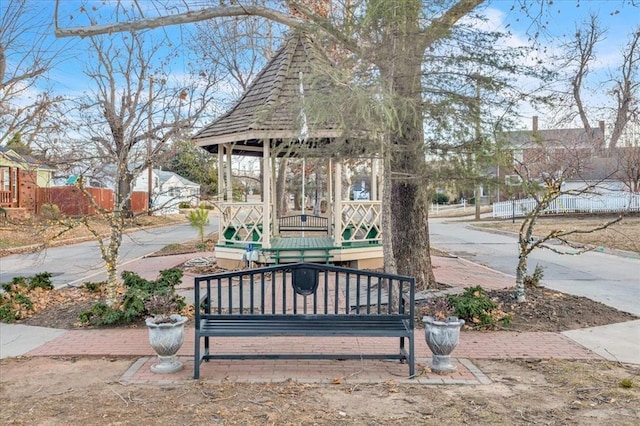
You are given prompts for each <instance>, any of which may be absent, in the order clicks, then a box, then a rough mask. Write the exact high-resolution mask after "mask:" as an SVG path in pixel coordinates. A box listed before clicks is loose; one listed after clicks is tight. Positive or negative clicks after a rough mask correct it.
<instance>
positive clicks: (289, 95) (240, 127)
mask: <svg viewBox="0 0 640 426" xmlns="http://www.w3.org/2000/svg"><path fill="white" fill-rule="evenodd" d="M330 66H331V62H330V61H329V59H328V58H327V56H326V55H325V54H324V51H323V50H322V48H321V47H320V46H318V45H317V44H316V43H315V42H314V41H313V40H312V39H311V38H310V37H309V35H308V34H306V33H304V32H301V31H294V32H293V33H292V34H290V35H289V36H288V37H287V39H286V40H285V42H284V44H283V45H282V46H281V47H280V49H278V51H277V52H276V53H275V55H274V56H273V58H272V59H271V60H270V61H269V62H268V63H267V65H266V66H265V67H264V68H263V69H262V70H261V71H260V73H259V74H258V75H257V76H256V78H255V79H254V81H253V82H252V83H251V85H250V86H249V88H248V89H247V90H246V92H245V93H244V94H243V95H242V97H241V98H240V100H239V101H238V102H237V103H236V105H235V106H234V107H233V108H231V110H229V111H228V112H227V113H225V114H224V115H222V116H221V117H219V118H218V119H216V120H215V121H214V122H213V123H211V124H209V125H208V126H206V127H205V128H203V129H202V130H201V131H199V132H198V133H197V134H196V135H195V136H193V138H192V139H193V140H194V141H195V142H196V144H197V145H199V146H201V147H202V148H204V149H206V150H207V151H209V152H212V153H217V152H218V146H219V144H225V143H234V152H237V153H241V154H244V155H259V153H258V152H256V148H260V147H262V145H263V143H264V142H265V141H275V143H276V144H278V143H288V142H291V141H295V140H297V138H298V136H299V135H300V127H301V121H300V117H301V113H300V112H301V108H302V107H301V105H302V102H301V95H300V81H301V77H300V73H301V72H302V81H303V87H304V93H305V96H307V95H311V94H317V93H325V94H330V93H331V92H333V91H335V90H336V89H335V87H332V85H331V84H330V83H329V79H328V78H321V77H320V78H319V77H318V76H319V74H320V73H319V71H318V70H321V69H326V68H327V67H330ZM307 121H308V127H309V137H308V138H309V139H310V140H325V141H327V140H329V139H331V138H334V137H336V136H338V135H339V134H340V130H339V129H338V128H337V127H338V126H331V125H327V124H326V122H327V120H325V121H324V123H325V124H324V125H320V124H317V123H314V120H313V118H312V117H307ZM329 121H330V120H329ZM323 126H324V127H323ZM243 146H244V147H251V148H253V149H251V148H249V149H247V150H243Z"/></svg>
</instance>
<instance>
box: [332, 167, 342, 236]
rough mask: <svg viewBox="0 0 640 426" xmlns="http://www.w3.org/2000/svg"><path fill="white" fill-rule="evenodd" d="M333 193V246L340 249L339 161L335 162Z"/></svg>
mask: <svg viewBox="0 0 640 426" xmlns="http://www.w3.org/2000/svg"><path fill="white" fill-rule="evenodd" d="M333 191H334V192H333V200H334V203H335V204H334V206H333V207H334V208H333V224H334V234H333V242H334V245H335V246H337V247H340V246H341V245H342V162H341V161H340V160H336V171H335V174H334V184H333Z"/></svg>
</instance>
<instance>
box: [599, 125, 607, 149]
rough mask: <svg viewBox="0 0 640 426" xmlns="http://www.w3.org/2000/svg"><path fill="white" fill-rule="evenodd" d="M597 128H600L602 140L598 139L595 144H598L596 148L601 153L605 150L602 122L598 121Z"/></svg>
mask: <svg viewBox="0 0 640 426" xmlns="http://www.w3.org/2000/svg"><path fill="white" fill-rule="evenodd" d="M598 127H600V132H602V139H599V140H598V141H597V142H596V143H597V144H598V148H599V149H600V150H601V151H602V150H604V149H606V148H607V147H606V142H605V140H606V139H605V137H604V120H600V121H599V122H598Z"/></svg>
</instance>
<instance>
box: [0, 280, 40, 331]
mask: <svg viewBox="0 0 640 426" xmlns="http://www.w3.org/2000/svg"><path fill="white" fill-rule="evenodd" d="M36 289H39V291H42V290H45V291H49V290H53V284H52V283H51V273H49V272H42V273H39V274H36V275H34V276H33V277H13V279H12V280H11V282H9V283H3V284H2V290H3V291H4V293H3V294H0V321H5V322H13V321H16V320H19V319H21V318H22V317H23V314H24V313H27V314H28V313H29V311H31V310H32V309H33V307H34V306H33V301H32V300H31V297H30V296H32V295H33V293H34V292H35V291H37V290H36Z"/></svg>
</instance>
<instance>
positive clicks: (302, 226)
mask: <svg viewBox="0 0 640 426" xmlns="http://www.w3.org/2000/svg"><path fill="white" fill-rule="evenodd" d="M278 229H279V230H280V232H303V231H310V232H324V233H326V234H327V235H328V234H329V219H328V218H326V217H322V216H314V215H310V214H297V215H293V216H284V217H281V218H279V219H278Z"/></svg>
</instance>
